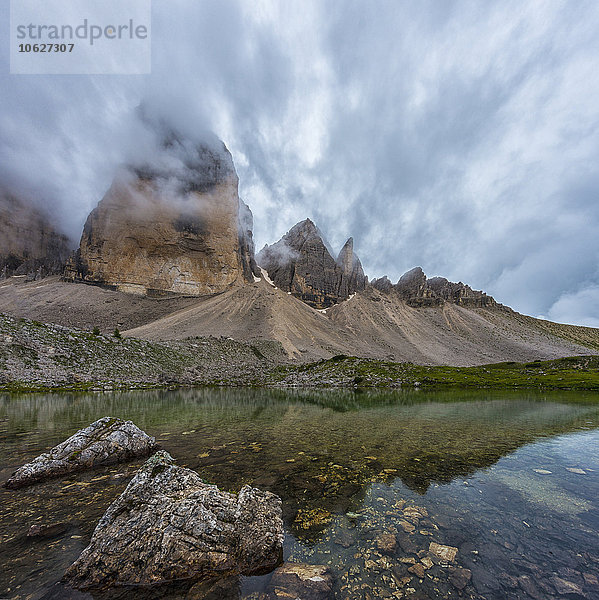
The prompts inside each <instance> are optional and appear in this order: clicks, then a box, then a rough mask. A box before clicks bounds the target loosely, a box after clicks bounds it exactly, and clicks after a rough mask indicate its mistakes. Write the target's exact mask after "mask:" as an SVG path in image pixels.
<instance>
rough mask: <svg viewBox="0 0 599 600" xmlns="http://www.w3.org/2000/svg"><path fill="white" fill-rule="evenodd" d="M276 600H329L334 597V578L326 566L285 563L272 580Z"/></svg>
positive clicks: (272, 589)
mask: <svg viewBox="0 0 599 600" xmlns="http://www.w3.org/2000/svg"><path fill="white" fill-rule="evenodd" d="M270 587H271V595H272V597H273V598H274V599H275V600H283V599H288V600H291V599H296V598H302V599H303V600H304V599H305V600H329V599H330V598H332V597H333V576H332V574H331V570H330V569H329V568H328V567H326V566H324V565H307V564H303V563H285V564H284V565H283V566H282V567H279V568H278V569H277V570H276V571H275V572H274V573H273V574H272V578H271V580H270Z"/></svg>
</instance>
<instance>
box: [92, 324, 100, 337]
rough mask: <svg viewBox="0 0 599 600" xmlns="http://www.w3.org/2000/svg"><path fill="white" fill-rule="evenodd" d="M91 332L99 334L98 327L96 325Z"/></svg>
mask: <svg viewBox="0 0 599 600" xmlns="http://www.w3.org/2000/svg"><path fill="white" fill-rule="evenodd" d="M92 334H93V335H100V328H99V327H98V326H97V325H96V326H95V327H94V328H93V329H92Z"/></svg>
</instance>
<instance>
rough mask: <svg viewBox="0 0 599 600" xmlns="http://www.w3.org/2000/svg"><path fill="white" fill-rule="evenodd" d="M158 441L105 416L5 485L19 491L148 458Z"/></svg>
mask: <svg viewBox="0 0 599 600" xmlns="http://www.w3.org/2000/svg"><path fill="white" fill-rule="evenodd" d="M155 447H156V439H155V438H153V437H151V436H149V435H148V434H147V433H145V432H143V431H142V430H141V429H139V427H137V426H136V425H134V424H133V423H132V422H131V421H123V420H122V419H117V418H115V417H103V418H101V419H98V420H97V421H94V422H93V423H92V424H91V425H89V426H88V427H86V428H85V429H81V430H80V431H78V432H77V433H76V434H74V435H72V436H71V437H70V438H69V439H67V440H65V441H64V442H62V443H60V444H58V446H54V448H52V450H49V451H48V452H44V454H40V455H39V456H38V457H37V458H34V459H33V460H32V461H31V462H30V463H27V464H26V465H23V466H22V467H21V468H20V469H18V470H17V471H16V472H15V473H14V474H13V475H12V476H11V477H10V478H9V479H8V481H7V482H6V483H5V484H4V486H5V487H7V488H10V489H16V488H20V487H24V486H27V485H31V484H33V483H37V482H39V481H45V480H46V479H51V478H53V477H60V476H62V475H66V474H67V473H72V472H75V471H83V470H86V469H92V468H94V467H98V466H101V465H107V464H112V463H118V462H124V461H127V460H131V459H133V458H137V457H140V456H147V455H148V454H150V453H151V452H152V451H153V450H154V449H155Z"/></svg>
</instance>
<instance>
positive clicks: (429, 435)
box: [0, 389, 599, 597]
mask: <svg viewBox="0 0 599 600" xmlns="http://www.w3.org/2000/svg"><path fill="white" fill-rule="evenodd" d="M105 415H111V416H119V417H122V418H127V419H132V420H133V421H134V422H135V423H136V424H137V425H138V426H140V427H141V428H142V429H144V430H146V431H147V432H148V433H150V434H152V435H155V436H156V437H157V438H158V440H159V442H160V443H161V445H162V446H163V447H164V448H165V449H167V450H168V451H169V452H171V454H172V455H173V456H174V457H175V458H177V460H178V461H179V463H180V464H182V465H185V466H189V467H190V468H192V469H195V470H197V471H198V472H199V473H200V474H201V476H202V477H203V478H204V479H205V480H208V481H210V482H213V483H216V484H217V485H219V486H220V487H221V488H222V489H227V490H231V491H237V490H238V489H239V488H240V487H241V486H242V485H243V484H245V483H249V484H252V485H256V486H257V487H261V488H264V489H270V490H272V491H274V492H275V493H277V494H278V495H280V496H281V498H282V500H283V506H284V519H285V523H286V529H287V532H288V539H287V541H286V546H285V552H286V556H287V558H291V559H292V560H295V561H305V562H315V561H316V562H319V563H320V564H330V565H331V566H332V567H333V568H335V569H336V570H337V572H338V574H339V576H338V578H337V584H336V585H337V586H338V591H339V593H341V590H342V588H343V586H345V588H344V589H343V594H345V596H344V595H340V596H339V597H350V596H351V594H353V593H354V592H356V590H353V588H352V586H354V584H355V582H356V581H358V580H361V581H362V582H369V583H368V584H369V585H371V587H372V589H378V590H379V592H381V591H382V592H385V595H386V594H387V593H391V592H390V590H391V591H394V593H395V591H397V590H395V588H394V587H393V586H394V585H396V584H394V583H393V581H395V582H397V581H402V580H404V579H405V578H406V577H413V574H411V572H410V571H408V569H409V568H410V565H411V563H409V562H404V563H402V562H398V561H399V559H400V557H401V556H404V558H405V556H415V557H416V558H418V554H417V553H418V552H419V551H420V552H423V551H426V548H428V544H429V543H430V539H436V540H438V541H439V542H440V543H448V544H450V545H452V546H456V547H458V546H459V547H460V556H461V557H462V563H463V564H464V565H465V564H469V567H468V568H470V570H471V571H472V573H473V581H474V580H477V581H476V583H477V585H478V587H479V588H480V589H481V590H482V589H484V590H485V592H484V593H486V594H490V595H489V596H488V597H493V594H494V593H495V592H493V589H495V588H493V586H492V585H490V584H489V581H493V582H494V585H495V587H496V588H497V589H498V590H501V593H502V594H504V596H501V597H509V594H508V592H509V590H510V589H512V588H510V587H509V586H507V584H506V585H503V584H500V583H497V582H498V581H499V580H498V579H497V577H498V576H496V575H494V574H493V568H492V563H493V561H492V560H491V559H489V561H488V564H487V563H484V564H485V568H484V569H482V570H481V569H480V568H479V567H478V565H476V567H475V568H474V569H472V564H470V563H468V561H467V560H466V559H467V558H471V556H470V555H469V551H468V548H469V546H468V544H470V545H472V544H474V545H476V544H477V542H476V540H477V539H479V538H480V539H487V537H488V535H491V536H492V538H491V539H492V540H493V539H494V540H495V541H497V539H501V542H500V544H501V545H503V550H502V551H501V552H504V553H505V554H506V555H507V556H508V557H509V558H510V560H512V559H513V558H514V556H515V555H522V553H523V551H522V552H520V551H519V550H518V548H519V546H520V547H522V548H526V552H527V553H531V552H532V550H531V549H530V548H528V547H527V546H526V545H523V543H522V541H521V540H520V541H518V539H517V538H518V536H519V535H520V533H522V534H523V535H524V534H529V533H530V532H528V529H530V527H529V528H527V527H526V526H525V525H522V524H521V521H522V520H526V519H524V517H522V518H520V517H521V516H522V515H524V516H526V518H527V519H528V521H527V523H528V525H531V523H529V521H533V523H534V522H535V519H537V520H538V519H539V518H540V517H539V514H540V513H541V512H544V513H547V511H551V512H552V513H555V514H560V515H561V517H553V516H550V517H546V521H547V522H543V523H541V524H540V525H539V526H538V527H537V528H536V529H535V531H536V532H537V534H539V531H541V532H545V533H547V532H551V533H550V534H547V535H550V540H549V541H547V540H544V537H543V536H544V535H545V534H543V533H541V534H539V535H540V539H542V540H544V541H543V542H542V543H541V542H539V541H538V540H537V541H535V542H534V543H533V544H532V545H533V546H534V545H535V544H537V545H538V546H539V547H545V549H546V550H547V551H549V550H548V548H553V546H555V548H553V550H551V551H552V552H553V553H554V555H555V556H557V554H559V552H562V551H564V550H563V548H562V546H563V543H564V539H565V540H566V542H565V543H566V546H568V544H569V543H572V544H573V543H576V544H577V545H578V546H579V547H580V545H581V544H582V545H583V546H584V544H585V543H586V542H584V541H581V539H580V538H576V539H571V537H570V538H568V536H562V540H561V541H558V538H559V535H560V534H559V531H560V526H559V525H560V523H559V519H560V518H562V519H563V518H568V519H572V520H573V521H572V522H576V528H577V530H580V528H581V527H582V528H583V529H584V528H586V530H587V533H584V532H583V534H581V535H582V538H584V540H586V537H585V536H588V535H589V534H588V531H597V525H598V524H597V522H596V518H595V516H594V515H595V514H596V505H595V504H594V500H593V499H594V498H595V497H596V495H597V491H598V490H597V480H596V476H594V475H592V473H593V472H592V471H589V472H588V474H589V476H588V477H587V478H586V479H584V476H583V475H580V474H578V475H577V476H578V479H575V478H574V479H572V477H574V475H576V474H575V473H572V472H570V471H567V470H566V469H567V467H566V466H564V465H562V464H561V463H560V469H561V470H560V474H561V475H560V477H557V476H556V473H554V472H553V471H552V470H551V469H550V468H542V467H543V465H545V464H547V463H551V462H552V461H553V462H556V461H557V462H560V461H562V462H563V460H564V456H565V457H566V462H567V461H568V460H569V461H570V462H572V460H573V459H572V456H573V455H574V454H578V455H580V454H581V449H580V445H579V443H574V445H573V446H568V445H567V444H566V445H564V446H560V447H559V448H560V452H561V455H560V457H553V458H552V459H551V460H549V459H548V458H547V457H545V458H544V459H543V460H541V459H540V455H539V452H540V450H539V449H544V450H543V452H549V451H550V450H551V449H554V446H552V443H553V442H551V440H560V443H561V442H564V441H565V440H569V439H570V438H569V436H567V435H564V434H568V433H570V432H577V431H584V430H593V429H594V428H596V427H598V426H599V404H597V403H596V398H595V397H594V396H592V395H581V394H564V393H559V394H551V395H549V394H543V395H540V394H539V395H535V394H522V393H518V394H510V393H498V392H493V393H482V394H481V393H480V392H468V393H463V392H443V393H428V392H427V393H422V392H420V393H418V392H403V393H401V392H400V393H397V392H396V393H377V392H365V393H361V394H356V393H354V392H348V391H340V392H337V391H326V392H323V391H316V392H314V391H295V392H291V393H290V392H287V391H277V390H274V391H273V390H242V389H239V390H220V389H216V390H212V389H203V390H186V391H171V392H161V391H153V392H135V393H118V394H100V395H70V394H66V395H28V396H20V397H15V396H12V397H11V396H3V397H1V398H0V464H1V465H2V467H1V469H0V480H1V481H4V480H6V479H7V478H8V476H9V475H10V474H11V473H12V471H13V470H14V469H15V468H16V467H18V466H19V465H20V464H22V463H23V462H25V461H27V460H30V459H31V458H32V457H33V456H35V455H37V454H39V453H40V452H41V451H43V450H44V449H46V448H48V447H51V446H52V445H54V444H56V443H58V442H59V441H61V440H62V439H64V438H65V437H67V436H68V435H70V434H71V433H73V432H74V431H75V430H77V429H79V428H81V427H83V426H85V425H87V424H89V423H90V422H92V421H93V420H95V419H97V418H99V417H101V416H105ZM580 435H585V434H584V433H582V434H580V433H579V434H576V435H575V436H574V437H575V438H578V437H580ZM589 435H596V434H595V433H594V432H593V433H592V434H589ZM556 436H561V437H556ZM545 438H547V439H548V440H549V441H544V439H545ZM539 440H541V441H540V442H539ZM535 441H537V443H536V444H534V445H531V446H527V444H530V443H531V442H535ZM518 449H520V450H518ZM516 451H517V452H516ZM551 451H553V450H551ZM543 456H544V455H543ZM589 460H590V459H589ZM539 461H540V462H543V461H544V462H543V464H541V465H540V467H539V465H535V464H534V463H535V462H539ZM587 462H588V461H587ZM136 466H137V465H135V464H132V465H128V466H121V467H113V468H111V469H106V470H102V471H98V472H94V473H91V474H84V475H78V476H72V477H70V478H68V479H65V480H57V481H54V482H51V483H48V484H45V485H39V486H34V487H33V488H29V489H27V490H23V491H20V492H7V491H5V490H3V491H2V492H0V501H1V508H0V530H1V532H2V533H1V535H2V545H1V547H0V560H1V561H2V563H3V564H5V565H7V566H8V567H9V568H8V569H6V570H5V572H4V574H3V575H0V580H2V579H4V580H5V581H1V585H0V595H1V594H7V595H8V596H9V597H10V594H13V595H14V596H15V597H27V595H28V594H33V596H32V597H40V596H41V594H42V592H45V591H47V590H48V588H49V586H50V585H51V584H52V583H54V582H55V581H56V580H57V579H58V578H59V576H60V574H61V573H62V571H63V570H64V568H66V567H67V566H68V564H70V562H72V560H74V558H76V557H77V555H78V553H79V552H80V551H81V549H82V548H83V547H85V545H86V544H87V541H88V540H89V536H90V535H91V531H92V530H93V527H94V526H95V523H96V522H97V520H98V518H99V517H100V516H101V514H103V512H104V510H105V509H106V507H107V506H108V505H109V504H110V502H111V501H112V499H114V498H115V497H116V496H117V495H118V494H119V493H120V492H121V491H122V489H123V488H124V486H125V484H126V482H127V481H128V478H129V476H130V474H131V473H132V472H133V471H134V469H135V468H136ZM533 467H535V468H538V469H539V470H541V471H544V470H546V471H550V472H551V474H548V475H545V476H544V475H542V474H540V473H536V472H535V471H534V470H533ZM570 468H575V465H574V466H570ZM481 469H485V471H481ZM585 472H586V471H585ZM481 473H482V475H481ZM481 477H482V479H481ZM543 477H545V479H543ZM465 480H466V485H465V484H464V481H465ZM479 480H480V481H479ZM476 481H479V483H473V482H476ZM476 485H478V486H479V488H477V489H476V490H474V488H475V487H476ZM473 490H474V491H473ZM483 498H484V499H485V500H484V502H483V500H482V499H483ZM398 503H399V504H398ZM402 503H404V505H402V506H401V507H400V506H399V505H401V504H402ZM410 506H412V507H414V506H416V507H420V508H424V509H425V510H426V511H427V513H428V516H426V517H424V516H423V517H422V518H420V519H418V521H417V522H416V523H415V527H414V529H413V530H412V531H410V526H409V525H408V526H406V525H402V524H401V522H402V521H404V523H405V522H409V523H411V524H412V521H413V519H412V521H406V519H405V518H404V511H405V510H406V509H409V507H410ZM456 507H459V508H460V510H458V511H456ZM465 513H466V514H469V515H472V518H471V519H467V518H465V517H464V514H465ZM508 513H509V514H512V513H513V514H514V515H516V516H515V517H514V518H516V520H517V521H518V529H517V530H514V526H513V524H511V523H508V522H507V521H505V518H504V517H505V515H506V514H508ZM520 513H522V515H521V514H520ZM474 517H476V518H474ZM502 519H503V520H502ZM48 521H50V522H64V523H66V524H67V529H66V532H64V533H63V534H62V535H60V536H57V537H56V538H52V539H44V540H39V539H37V540H36V539H31V538H27V536H26V533H27V530H28V528H29V526H30V525H31V524H34V523H38V522H48ZM539 523H540V521H539ZM548 523H553V525H551V527H550V526H549V525H548ZM508 525H509V526H508ZM522 528H524V529H523V530H522V532H520V533H514V531H518V532H519V531H520V529H522ZM491 530H493V531H496V532H497V533H494V534H489V533H488V532H489V531H491ZM389 531H391V532H392V533H393V535H394V536H395V537H396V539H397V540H398V544H399V545H398V547H397V549H396V550H395V553H394V554H393V555H388V554H381V553H380V552H378V551H377V539H378V537H380V535H382V534H384V533H389ZM422 532H424V533H422ZM475 532H476V533H475ZM500 534H501V535H500ZM497 536H499V538H498V537H497ZM575 537H576V536H575ZM429 538H430V539H429ZM402 540H403V545H402ZM504 544H508V546H505V545H504ZM462 546H464V548H465V550H464V551H463V552H462ZM495 546H497V544H492V545H491V546H490V547H495ZM510 546H511V547H512V548H511V549H510ZM473 547H474V546H473ZM410 549H411V550H414V552H410ZM477 552H480V550H477ZM494 552H495V553H497V550H494ZM568 552H569V550H568ZM377 555H378V556H377ZM383 558H384V560H383ZM521 560H524V559H521ZM560 560H563V557H562V558H561V559H560ZM381 561H382V562H381ZM385 561H387V562H389V565H391V566H389V565H387V566H388V568H385V566H384V565H385V564H386V562H385ZM481 561H482V558H481V559H479V563H480V562H481ZM482 562H484V561H482ZM391 563H393V564H391ZM510 564H511V565H512V567H513V568H512V571H514V575H513V577H516V588H514V589H516V592H513V593H514V594H516V595H515V596H513V597H528V596H527V595H521V596H518V594H519V593H522V594H526V592H524V591H522V589H521V587H519V583H518V581H519V580H518V577H519V576H521V573H520V574H519V571H518V569H519V568H520V569H522V568H523V567H518V566H517V565H516V566H515V567H514V564H513V563H510ZM377 565H378V566H377ZM381 565H383V566H381ZM352 566H353V567H354V571H355V569H357V572H354V574H353V575H352V576H351V577H350V576H349V573H350V570H351V569H352ZM367 566H368V567H370V568H367ZM431 568H433V567H431ZM435 568H436V567H435ZM539 568H540V567H539ZM508 571H509V570H508ZM367 572H368V573H370V574H369V575H368V573H367ZM389 572H393V573H394V575H393V576H391V575H389V574H388V573H389ZM432 572H434V571H431V573H432ZM481 572H483V573H488V576H487V579H489V581H486V580H485V577H484V576H481V575H480V573H481ZM390 577H391V579H389V578H390ZM447 577H448V576H447ZM447 577H446V578H445V579H446V580H447V581H445V582H444V583H443V585H441V583H439V582H436V583H435V585H436V586H437V588H438V589H445V588H444V587H443V586H444V585H446V589H445V592H444V593H449V592H450V591H452V590H453V592H455V589H456V588H455V586H453V587H452V585H451V584H450V582H449V580H448V579H447ZM436 578H437V579H439V578H440V575H437V576H436ZM426 582H427V579H426V578H425V579H424V583H423V584H422V585H423V586H424V587H423V588H422V589H421V592H422V593H426V594H427V595H426V596H423V597H436V596H435V595H434V593H435V592H434V587H431V588H430V589H428V588H427V586H426V585H425V583H426ZM512 583H513V581H512ZM533 583H534V582H533ZM236 585H237V584H235V585H234V586H233V587H234V588H235V590H237V588H236V587H235V586H236ZM257 585H258V584H256V583H253V580H252V579H250V580H249V581H247V580H244V583H243V586H242V588H241V589H242V590H243V592H244V593H246V592H247V591H248V590H251V589H252V586H254V587H256V586H257ZM260 585H261V584H260ZM360 585H361V584H360ZM406 585H407V584H406ZM410 585H411V584H410ZM469 585H470V584H469ZM531 585H532V584H531ZM535 585H537V584H536V583H535ZM17 586H21V587H17ZM506 586H507V587H506ZM258 587H260V586H259V585H258ZM9 588H10V591H9ZM397 589H398V590H403V591H402V592H401V593H404V591H405V589H404V588H401V587H400V588H397ZM406 589H407V588H406ZM467 589H469V588H467ZM473 589H474V588H473ZM531 589H532V588H531ZM352 590H353V591H352ZM423 590H424V591H423ZM506 590H507V591H506ZM51 593H53V592H51ZM56 593H57V594H60V593H63V592H60V591H59V592H56ZM177 593H179V592H177ZM181 593H182V592H181ZM181 593H179V597H184V595H183V596H181ZM198 593H199V592H198ZM219 593H221V595H222V594H224V592H223V591H222V590H221V591H220V592H219ZM231 593H232V594H234V595H235V594H238V591H233V592H231ZM357 593H358V592H356V594H357ZM497 593H499V592H497ZM545 593H546V594H547V593H548V592H545ZM36 594H37V595H36ZM505 594H508V595H507V596H506V595H505ZM56 597H60V596H56ZM173 597H175V596H173ZM222 597H224V596H222ZM356 597H358V596H356ZM372 597H376V596H372ZM439 597H443V596H439ZM498 597H499V596H498ZM546 597H550V596H546Z"/></svg>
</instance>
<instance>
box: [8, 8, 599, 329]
mask: <svg viewBox="0 0 599 600" xmlns="http://www.w3.org/2000/svg"><path fill="white" fill-rule="evenodd" d="M0 2H1V4H0V21H1V23H2V25H1V26H0V27H1V29H0V40H1V58H2V63H1V64H0V73H1V74H0V180H2V181H4V182H5V183H8V184H9V185H10V186H12V187H18V188H20V189H22V190H25V191H26V193H28V194H30V195H33V196H35V197H38V198H40V202H41V203H42V204H43V205H44V206H46V207H51V209H52V213H53V214H54V215H58V216H59V217H60V222H61V225H62V227H63V228H64V229H65V230H66V231H67V232H68V233H69V234H70V235H71V236H73V237H75V238H77V237H78V236H79V234H80V231H81V227H82V224H83V222H84V220H85V217H86V216H87V213H88V212H89V210H90V209H91V208H93V206H94V205H95V204H96V203H97V201H98V200H99V199H100V198H101V196H102V194H103V192H104V191H105V190H106V189H107V188H108V186H109V184H110V181H111V179H112V176H113V173H114V170H115V168H116V165H118V164H119V162H121V161H122V160H124V157H128V156H131V154H132V153H135V152H136V150H137V149H138V148H136V145H138V144H139V143H141V141H140V139H137V138H136V136H135V135H132V133H131V129H130V122H131V119H132V115H133V112H134V110H135V107H136V106H138V105H139V104H140V102H144V103H146V104H147V105H149V106H152V107H153V109H154V110H156V111H158V113H161V114H164V115H165V117H166V118H168V119H171V120H172V121H173V122H174V123H175V124H176V125H177V126H178V127H179V128H181V129H184V130H189V131H194V130H197V129H200V128H202V127H204V126H208V127H210V128H211V129H212V130H213V131H214V132H215V133H217V135H219V136H220V137H221V138H222V139H223V140H224V141H225V143H226V144H227V146H228V147H229V149H230V150H231V152H232V154H233V158H234V161H235V164H236V167H237V171H238V174H239V178H240V192H241V195H242V197H243V198H244V199H245V201H246V202H247V203H248V204H249V205H250V207H251V209H252V211H253V212H254V219H255V227H254V231H255V237H256V242H257V246H258V248H260V247H261V246H262V245H263V244H264V243H266V242H268V243H271V242H273V241H276V240H277V239H278V238H279V237H280V236H281V235H282V234H284V233H285V232H286V231H287V230H288V229H289V228H290V227H292V226H293V225H294V224H295V223H296V222H297V221H299V220H301V219H304V218H306V217H310V218H312V219H313V220H314V221H315V222H316V223H317V225H318V226H319V227H320V228H321V229H322V230H323V231H324V232H325V233H326V234H327V236H328V238H329V241H330V242H331V244H332V245H333V247H335V248H336V249H339V248H340V247H341V245H342V243H343V242H344V241H345V239H346V238H347V237H349V236H350V235H351V236H353V237H354V240H355V249H356V251H357V252H358V254H359V256H360V258H361V260H362V262H363V264H364V267H365V271H366V273H367V274H368V275H369V276H370V277H371V278H372V277H378V276H381V275H385V274H386V275H388V276H389V277H390V278H391V279H392V280H394V281H395V280H397V279H398V278H399V276H400V275H401V274H402V273H403V272H405V271H406V270H408V269H409V268H411V267H413V266H415V265H420V266H422V268H423V269H424V271H425V272H426V273H427V275H429V276H434V275H442V276H445V277H448V278H449V279H452V280H455V281H458V280H461V281H464V282H466V283H469V284H470V285H472V286H473V287H475V288H477V289H484V290H485V291H487V292H488V293H490V294H492V295H493V296H495V297H496V299H498V300H499V301H500V302H503V303H504V304H507V305H509V306H511V307H513V308H515V309H516V310H519V311H521V312H524V313H527V314H531V315H535V316H544V317H546V318H550V319H553V320H557V321H562V322H570V323H578V324H586V325H593V326H597V327H599V236H598V235H597V232H598V231H599V101H598V99H599V75H598V74H599V36H598V35H597V31H599V3H598V2H596V0H591V1H584V0H569V1H566V2H560V1H558V0H551V1H544V2H537V1H528V2H527V1H522V0H517V1H515V2H510V1H507V0H503V1H502V2H492V1H480V0H477V1H473V2H470V1H455V2H451V1H446V0H436V1H434V2H426V1H421V0H418V1H416V0H414V1H401V0H394V1H381V0H374V1H373V0H369V1H368V2H366V1H364V0H362V1H360V2H352V1H351V0H341V1H335V0H319V1H315V2H309V1H308V0H285V1H283V0H281V1H278V2H277V1H274V2H271V1H267V0H252V1H251V2H250V1H245V0H244V1H240V2H234V1H232V0H225V1H222V2H220V1H219V2H217V1H216V0H210V1H208V0H154V1H153V7H152V9H153V10H152V34H151V35H152V73H151V75H134V76H123V75H121V76H108V75H103V76H40V75H35V76H30V75H9V74H8V72H9V61H8V54H9V41H8V40H9V25H8V1H7V0H0Z"/></svg>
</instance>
